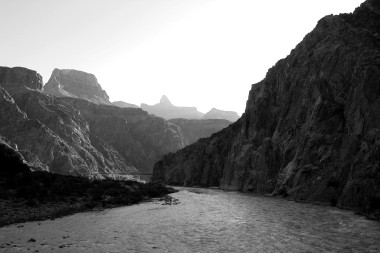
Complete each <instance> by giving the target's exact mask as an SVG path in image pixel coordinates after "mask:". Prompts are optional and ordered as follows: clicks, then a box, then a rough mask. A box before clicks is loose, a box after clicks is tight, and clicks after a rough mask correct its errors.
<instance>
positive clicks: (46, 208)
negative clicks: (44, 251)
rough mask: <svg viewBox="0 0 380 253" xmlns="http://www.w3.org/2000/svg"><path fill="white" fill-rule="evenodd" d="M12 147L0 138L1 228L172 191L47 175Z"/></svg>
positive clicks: (149, 185) (149, 184)
mask: <svg viewBox="0 0 380 253" xmlns="http://www.w3.org/2000/svg"><path fill="white" fill-rule="evenodd" d="M13 146H14V145H12V144H10V143H9V142H8V141H7V140H6V139H4V138H3V137H1V136H0V164H1V166H0V227H2V226H5V225H8V224H12V223H17V222H26V221H33V220H45V219H54V217H62V216H63V215H69V214H73V213H77V212H83V211H87V210H92V209H93V208H99V207H101V208H105V207H115V206H121V205H130V204H134V203H138V202H140V201H142V200H146V199H147V198H153V197H159V196H163V195H166V194H168V193H173V192H175V190H174V189H171V188H167V187H165V186H163V185H162V184H154V183H147V184H143V183H140V182H137V181H135V180H132V181H124V180H123V181H117V180H92V179H91V180H90V179H88V178H84V177H80V178H79V177H73V176H64V175H58V174H54V173H47V172H46V171H40V170H37V169H36V167H35V165H32V164H30V163H28V162H26V161H25V159H24V157H23V156H22V155H21V153H20V152H19V150H17V147H13ZM4 246H5V247H4ZM6 246H7V245H2V246H0V247H1V248H6ZM8 246H9V244H8ZM9 248H10V247H9ZM10 251H11V250H10Z"/></svg>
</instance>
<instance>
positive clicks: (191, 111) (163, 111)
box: [141, 95, 239, 122]
mask: <svg viewBox="0 0 380 253" xmlns="http://www.w3.org/2000/svg"><path fill="white" fill-rule="evenodd" d="M141 109H143V110H144V111H147V112H148V113H150V114H154V115H156V116H158V117H162V118H164V119H168V120H169V119H178V118H181V119H225V120H228V121H230V122H235V121H236V120H237V119H238V118H239V115H238V114H237V113H236V112H233V111H222V110H219V109H216V108H212V109H211V110H210V111H209V112H208V113H206V114H203V113H202V112H199V111H198V110H197V108H196V107H181V106H175V105H173V104H172V103H171V102H170V100H169V98H168V97H167V96H165V95H163V96H162V97H161V99H160V103H158V104H155V105H147V104H141Z"/></svg>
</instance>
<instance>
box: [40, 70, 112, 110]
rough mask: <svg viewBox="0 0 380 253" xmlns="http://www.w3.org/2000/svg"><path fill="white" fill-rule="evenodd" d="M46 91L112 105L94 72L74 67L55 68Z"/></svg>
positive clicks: (45, 88) (58, 95) (59, 95)
mask: <svg viewBox="0 0 380 253" xmlns="http://www.w3.org/2000/svg"><path fill="white" fill-rule="evenodd" d="M44 92H46V93H48V94H50V95H53V96H56V97H74V98H82V99H86V100H89V101H91V102H93V103H96V104H107V105H111V102H110V101H109V97H108V95H107V93H106V92H105V91H104V90H103V89H102V87H101V86H100V84H99V83H98V80H97V79H96V77H95V76H94V75H93V74H89V73H86V72H83V71H78V70H73V69H54V70H53V73H52V74H51V77H50V79H49V81H48V82H47V83H46V85H45V86H44Z"/></svg>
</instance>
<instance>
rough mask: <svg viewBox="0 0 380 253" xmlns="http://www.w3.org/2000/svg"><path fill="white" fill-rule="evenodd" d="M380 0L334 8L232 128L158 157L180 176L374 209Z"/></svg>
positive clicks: (258, 87)
mask: <svg viewBox="0 0 380 253" xmlns="http://www.w3.org/2000/svg"><path fill="white" fill-rule="evenodd" d="M379 27H380V1H377V0H369V1H366V2H365V3H363V4H362V5H361V6H360V7H359V8H357V9H356V10H355V12H354V13H353V14H341V15H338V16H332V15H330V16H326V17H324V18H323V19H321V20H320V21H319V22H318V24H317V26H316V28H315V29H314V30H313V31H312V32H311V33H309V34H307V35H306V36H305V38H304V40H303V41H302V42H301V43H300V44H298V45H297V46H296V48H295V49H293V50H292V51H291V53H290V55H289V56H287V57H286V58H285V59H282V60H280V61H279V62H277V63H276V65H275V66H273V67H272V68H271V69H269V71H268V73H267V75H266V77H265V79H264V80H262V81H261V82H259V83H257V84H254V85H252V89H251V91H250V93H249V99H248V101H247V106H246V110H245V113H244V114H243V115H242V117H241V118H240V119H239V120H238V121H237V122H235V123H233V124H232V125H230V126H229V127H228V128H226V129H223V130H222V131H220V132H218V133H216V134H214V135H212V136H211V137H210V138H207V139H202V140H200V141H198V142H196V143H194V144H193V145H190V146H188V147H186V148H184V149H182V150H180V151H178V152H177V153H175V154H169V155H167V156H165V157H164V159H162V160H161V161H159V162H158V163H156V164H155V168H154V174H153V179H155V180H163V181H166V182H168V183H171V184H180V185H202V186H219V187H220V188H223V189H232V190H242V191H252V192H257V193H262V194H274V195H284V196H288V195H289V198H291V199H295V200H300V201H309V202H318V203H326V204H332V205H338V206H340V207H345V208H352V209H360V210H361V211H363V212H372V211H373V210H374V209H376V208H379V206H378V205H376V204H375V203H376V200H377V201H378V200H379V199H380V168H379V163H380V161H379V160H380V88H379V87H380V33H379Z"/></svg>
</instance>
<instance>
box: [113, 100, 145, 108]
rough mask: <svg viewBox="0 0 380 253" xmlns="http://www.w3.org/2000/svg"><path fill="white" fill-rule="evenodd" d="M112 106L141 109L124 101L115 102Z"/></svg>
mask: <svg viewBox="0 0 380 253" xmlns="http://www.w3.org/2000/svg"><path fill="white" fill-rule="evenodd" d="M112 104H113V105H114V106H117V107H120V108H139V107H138V106H137V105H134V104H130V103H127V102H124V101H114V102H112Z"/></svg>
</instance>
